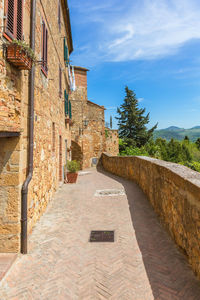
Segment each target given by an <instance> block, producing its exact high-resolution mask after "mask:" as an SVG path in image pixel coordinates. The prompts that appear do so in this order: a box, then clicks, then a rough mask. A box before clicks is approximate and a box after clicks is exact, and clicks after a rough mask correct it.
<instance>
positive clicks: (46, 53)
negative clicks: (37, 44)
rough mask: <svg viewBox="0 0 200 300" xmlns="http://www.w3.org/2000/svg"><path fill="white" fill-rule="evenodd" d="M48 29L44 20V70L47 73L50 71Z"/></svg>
mask: <svg viewBox="0 0 200 300" xmlns="http://www.w3.org/2000/svg"><path fill="white" fill-rule="evenodd" d="M47 63H48V30H47V28H46V24H45V22H44V21H43V22H42V71H43V72H44V73H45V75H47V72H48V67H47Z"/></svg>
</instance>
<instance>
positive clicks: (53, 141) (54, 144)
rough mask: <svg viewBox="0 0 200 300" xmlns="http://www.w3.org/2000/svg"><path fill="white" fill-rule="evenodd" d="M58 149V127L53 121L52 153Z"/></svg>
mask: <svg viewBox="0 0 200 300" xmlns="http://www.w3.org/2000/svg"><path fill="white" fill-rule="evenodd" d="M55 151H56V129H55V123H52V152H53V153H52V154H55Z"/></svg>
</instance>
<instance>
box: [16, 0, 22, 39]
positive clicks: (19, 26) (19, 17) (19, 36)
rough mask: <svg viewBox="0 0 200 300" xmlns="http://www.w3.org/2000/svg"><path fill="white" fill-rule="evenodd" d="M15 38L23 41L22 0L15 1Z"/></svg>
mask: <svg viewBox="0 0 200 300" xmlns="http://www.w3.org/2000/svg"><path fill="white" fill-rule="evenodd" d="M16 38H17V40H22V39H23V0H18V1H17V26H16Z"/></svg>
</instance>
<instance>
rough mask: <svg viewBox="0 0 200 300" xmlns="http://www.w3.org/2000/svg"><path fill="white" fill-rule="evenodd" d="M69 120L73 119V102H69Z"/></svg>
mask: <svg viewBox="0 0 200 300" xmlns="http://www.w3.org/2000/svg"><path fill="white" fill-rule="evenodd" d="M69 118H70V119H71V118H72V105H71V101H69Z"/></svg>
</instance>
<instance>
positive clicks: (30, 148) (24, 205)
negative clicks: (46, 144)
mask: <svg viewBox="0 0 200 300" xmlns="http://www.w3.org/2000/svg"><path fill="white" fill-rule="evenodd" d="M35 19H36V0H32V3H31V25H30V47H31V48H32V49H33V51H35ZM34 85H35V65H33V66H32V69H31V71H30V74H29V146H28V175H27V177H26V180H25V182H24V184H23V186H22V202H21V253H23V254H27V209H28V205H27V196H28V186H29V183H30V181H31V179H32V176H33V137H34Z"/></svg>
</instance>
